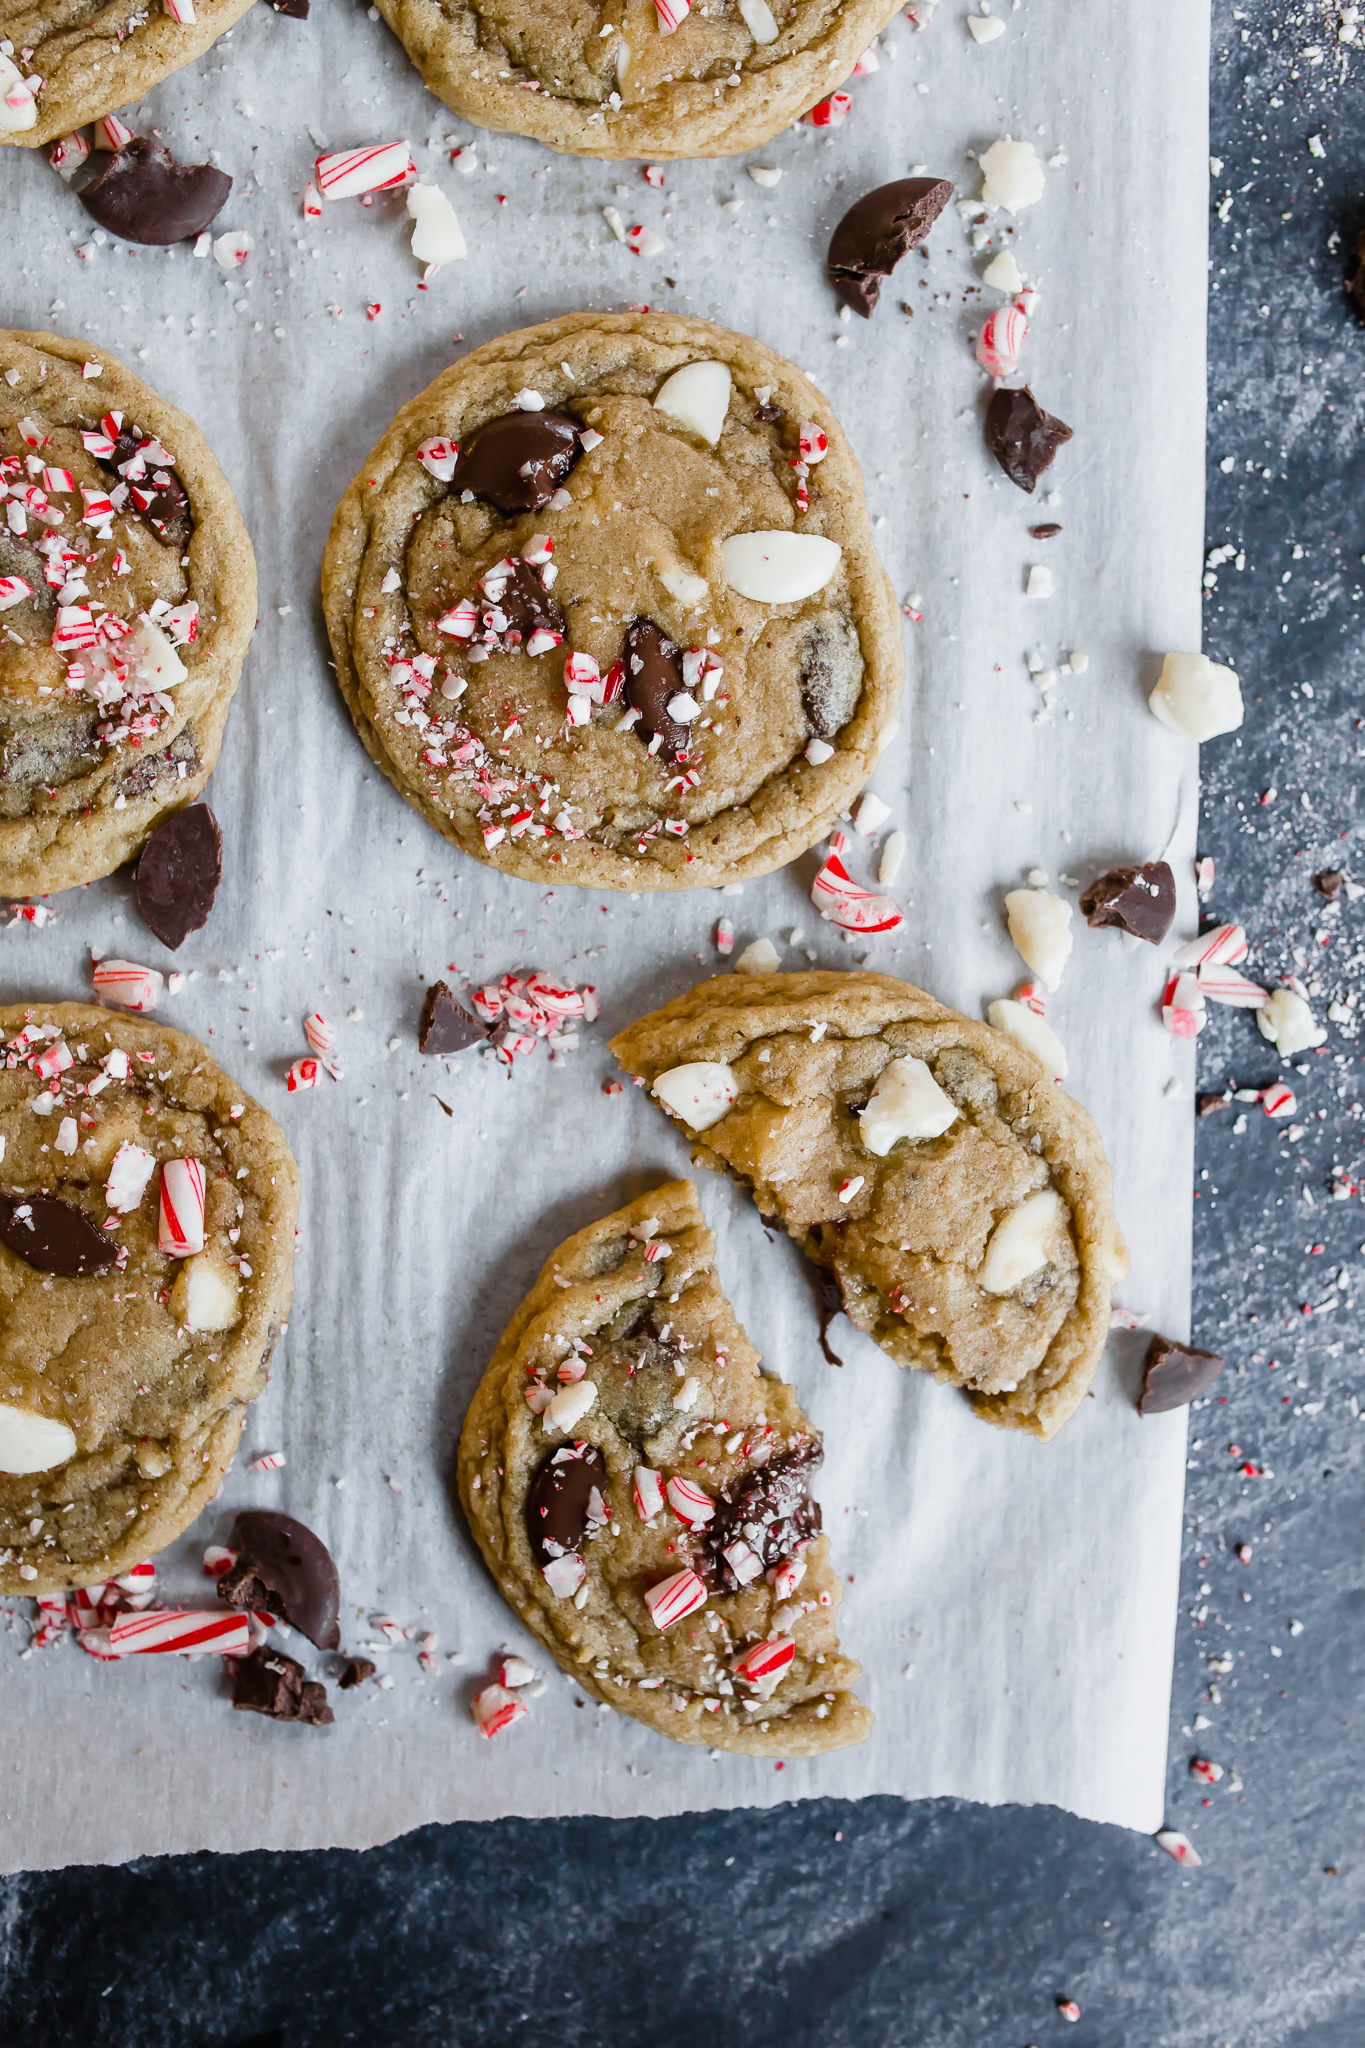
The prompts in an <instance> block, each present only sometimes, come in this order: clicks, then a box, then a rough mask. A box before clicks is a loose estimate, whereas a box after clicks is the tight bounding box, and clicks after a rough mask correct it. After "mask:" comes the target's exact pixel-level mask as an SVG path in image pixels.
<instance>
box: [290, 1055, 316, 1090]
mask: <svg viewBox="0 0 1365 2048" xmlns="http://www.w3.org/2000/svg"><path fill="white" fill-rule="evenodd" d="M321 1074H322V1067H321V1065H320V1063H319V1062H318V1061H317V1060H295V1062H294V1064H293V1066H292V1067H291V1068H290V1069H289V1072H288V1074H287V1076H286V1077H285V1084H284V1085H285V1087H286V1088H287V1089H288V1090H289V1093H290V1094H291V1095H294V1094H297V1092H298V1090H299V1089H300V1088H316V1087H317V1085H318V1082H319V1079H320V1078H321Z"/></svg>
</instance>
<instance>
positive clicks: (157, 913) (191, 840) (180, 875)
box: [134, 804, 223, 953]
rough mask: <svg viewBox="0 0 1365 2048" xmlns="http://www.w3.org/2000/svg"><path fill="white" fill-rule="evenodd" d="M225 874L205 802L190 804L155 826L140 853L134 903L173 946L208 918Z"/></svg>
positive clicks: (214, 822)
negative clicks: (185, 808)
mask: <svg viewBox="0 0 1365 2048" xmlns="http://www.w3.org/2000/svg"><path fill="white" fill-rule="evenodd" d="M222 878H223V835H222V833H221V832H220V831H219V829H218V820H217V819H216V818H215V817H214V815H213V812H212V811H211V810H210V809H209V807H208V805H207V804H191V805H190V806H189V808H188V809H187V810H183V811H176V812H175V813H174V814H173V816H171V817H169V818H167V819H165V820H164V821H163V822H162V823H161V824H160V825H158V826H157V828H156V830H155V832H153V834H152V836H151V838H150V839H149V840H148V841H147V844H146V845H145V846H144V847H143V849H142V852H141V854H140V856H139V858H138V864H137V869H136V872H135V875H134V880H135V882H136V885H137V907H138V910H139V912H140V914H141V917H142V921H143V923H144V924H145V925H148V926H150V928H151V930H152V931H154V932H155V933H156V936H157V937H158V938H159V939H160V941H161V943H162V945H163V946H169V947H170V949H171V951H172V952H173V953H174V952H176V951H177V950H178V949H179V948H180V947H181V946H183V945H184V943H185V941H186V939H187V938H188V937H189V935H190V933H191V932H197V931H199V930H200V929H201V927H202V926H204V925H206V924H207V923H208V920H209V912H210V911H211V910H212V908H213V903H214V898H215V897H216V896H217V894H218V884H219V882H220V881H221V880H222Z"/></svg>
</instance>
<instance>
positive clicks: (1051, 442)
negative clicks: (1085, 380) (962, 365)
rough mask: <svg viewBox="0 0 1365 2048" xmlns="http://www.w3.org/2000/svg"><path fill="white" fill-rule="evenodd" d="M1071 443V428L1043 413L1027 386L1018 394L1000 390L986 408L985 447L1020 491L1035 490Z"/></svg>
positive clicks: (1002, 388) (1047, 413) (1017, 392)
mask: <svg viewBox="0 0 1365 2048" xmlns="http://www.w3.org/2000/svg"><path fill="white" fill-rule="evenodd" d="M1070 439H1071V429H1070V427H1068V426H1067V425H1066V424H1065V423H1064V422H1063V421H1062V420H1059V419H1056V418H1054V417H1053V415H1052V414H1051V413H1050V412H1044V411H1043V408H1042V406H1041V405H1039V403H1038V401H1037V399H1036V398H1035V397H1034V395H1033V393H1032V392H1031V391H1030V390H1029V388H1028V386H1027V384H1025V385H1024V387H1023V388H1022V390H1019V391H1007V390H1006V389H1005V388H1004V387H1003V386H1002V387H1001V389H1000V390H999V391H997V392H996V393H995V394H994V396H993V397H992V399H991V402H990V404H989V405H988V406H987V408H986V446H987V447H988V448H989V449H990V451H991V454H992V455H993V456H994V457H995V459H996V461H997V462H998V463H999V464H1000V467H1001V468H1002V469H1003V470H1004V472H1005V475H1006V476H1007V477H1008V478H1009V480H1010V482H1011V483H1012V484H1018V486H1019V488H1020V490H1021V491H1033V490H1035V489H1036V488H1037V484H1038V479H1039V477H1040V476H1042V474H1043V472H1044V471H1045V470H1048V469H1051V467H1052V460H1053V457H1054V456H1055V455H1056V453H1057V450H1058V449H1059V448H1060V447H1062V446H1063V445H1064V443H1066V442H1067V441H1069V440H1070Z"/></svg>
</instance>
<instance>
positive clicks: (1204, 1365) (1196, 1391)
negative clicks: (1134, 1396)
mask: <svg viewBox="0 0 1365 2048" xmlns="http://www.w3.org/2000/svg"><path fill="white" fill-rule="evenodd" d="M1225 1363H1226V1361H1225V1360H1224V1359H1222V1358H1220V1357H1219V1355H1218V1353H1217V1352H1216V1351H1196V1350H1195V1349H1194V1347H1193V1346H1192V1345H1189V1344H1177V1343H1176V1342H1175V1340H1174V1338H1171V1337H1153V1339H1152V1341H1151V1343H1150V1344H1149V1345H1148V1346H1147V1356H1146V1358H1145V1359H1144V1360H1143V1364H1142V1394H1141V1397H1140V1399H1139V1401H1138V1413H1139V1415H1164V1414H1165V1412H1166V1410H1167V1409H1168V1408H1187V1407H1188V1406H1189V1404H1190V1402H1191V1401H1193V1400H1195V1399H1196V1398H1197V1397H1198V1396H1199V1395H1200V1394H1202V1393H1203V1392H1204V1390H1205V1388H1206V1387H1211V1386H1212V1385H1213V1383H1214V1381H1215V1380H1216V1379H1217V1377H1218V1375H1219V1373H1220V1372H1221V1371H1222V1370H1223V1366H1224V1364H1225Z"/></svg>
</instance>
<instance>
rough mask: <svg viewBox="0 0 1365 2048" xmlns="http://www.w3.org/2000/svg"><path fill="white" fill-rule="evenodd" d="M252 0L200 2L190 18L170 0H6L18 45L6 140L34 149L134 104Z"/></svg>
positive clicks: (1, 89) (2, 136)
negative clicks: (29, 87) (174, 10)
mask: <svg viewBox="0 0 1365 2048" xmlns="http://www.w3.org/2000/svg"><path fill="white" fill-rule="evenodd" d="M251 4H252V0H194V7H193V9H192V10H191V11H192V13H193V16H194V19H193V20H192V21H183V22H182V21H176V20H174V19H173V17H172V16H171V14H170V12H169V10H168V9H167V8H166V6H165V4H164V0H102V4H101V5H99V6H98V7H96V6H93V5H91V4H89V0H0V36H3V37H4V38H5V39H6V40H7V41H8V42H9V43H11V44H12V45H13V52H12V54H11V55H10V56H9V57H7V58H5V59H4V61H3V63H0V143H4V142H18V143H22V144H26V145H27V146H28V147H29V148H30V149H34V148H37V147H38V146H39V145H40V144H42V143H45V142H52V141H54V140H55V138H56V137H57V136H59V135H68V134H70V132H71V130H72V129H73V128H79V127H81V126H82V125H83V124H84V123H85V122H86V121H98V120H100V119H102V117H103V116H104V115H105V114H112V113H113V112H114V110H115V109H116V108H118V107H130V106H131V105H132V104H133V102H134V100H138V99H141V97H142V95H143V93H145V92H150V91H151V88H152V87H153V86H154V85H156V84H157V83H158V81H159V80H161V79H163V78H166V77H168V76H169V74H170V73H171V72H172V71H179V70H180V68H181V66H182V65H185V64H192V63H193V62H194V59H195V58H196V57H202V56H203V54H204V52H205V50H207V49H208V48H209V47H210V45H211V44H213V43H215V42H216V41H217V39H218V37H219V36H220V35H222V33H223V31H224V29H229V28H231V27H232V24H233V23H234V21H240V20H241V18H242V16H243V15H244V14H245V13H246V11H247V9H248V7H250V6H251ZM39 79H40V80H41V81H42V83H41V85H39V86H38V87H37V89H36V90H35V91H30V92H25V91H24V90H23V89H22V85H21V81H24V80H27V81H30V82H32V81H36V80H39ZM16 87H19V88H20V89H19V90H17V91H16V90H15V88H16Z"/></svg>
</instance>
